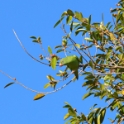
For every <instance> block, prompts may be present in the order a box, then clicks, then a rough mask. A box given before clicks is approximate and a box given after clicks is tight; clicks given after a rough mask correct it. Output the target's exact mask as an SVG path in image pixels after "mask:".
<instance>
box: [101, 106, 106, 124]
mask: <svg viewBox="0 0 124 124" xmlns="http://www.w3.org/2000/svg"><path fill="white" fill-rule="evenodd" d="M100 114H101V117H100V123H102V122H103V120H104V117H105V114H106V108H103V109H102V110H101V111H100Z"/></svg>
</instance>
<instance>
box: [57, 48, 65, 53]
mask: <svg viewBox="0 0 124 124" xmlns="http://www.w3.org/2000/svg"><path fill="white" fill-rule="evenodd" d="M62 51H64V50H63V49H59V50H57V51H56V53H59V52H62Z"/></svg>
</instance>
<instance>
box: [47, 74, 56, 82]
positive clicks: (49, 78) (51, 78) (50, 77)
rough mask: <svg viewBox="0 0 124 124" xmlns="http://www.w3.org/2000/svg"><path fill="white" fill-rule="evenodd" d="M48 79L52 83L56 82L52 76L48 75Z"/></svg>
mask: <svg viewBox="0 0 124 124" xmlns="http://www.w3.org/2000/svg"><path fill="white" fill-rule="evenodd" d="M46 77H47V79H48V80H50V81H53V80H55V79H54V78H53V77H52V76H51V75H47V76H46Z"/></svg>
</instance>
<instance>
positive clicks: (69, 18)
mask: <svg viewBox="0 0 124 124" xmlns="http://www.w3.org/2000/svg"><path fill="white" fill-rule="evenodd" d="M71 20H72V16H67V18H66V23H67V24H69V23H70V22H71Z"/></svg>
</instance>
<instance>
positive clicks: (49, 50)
mask: <svg viewBox="0 0 124 124" xmlns="http://www.w3.org/2000/svg"><path fill="white" fill-rule="evenodd" d="M48 52H49V53H50V54H52V49H51V48H50V46H48Z"/></svg>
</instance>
